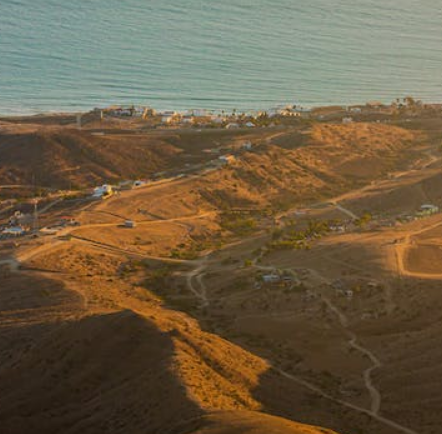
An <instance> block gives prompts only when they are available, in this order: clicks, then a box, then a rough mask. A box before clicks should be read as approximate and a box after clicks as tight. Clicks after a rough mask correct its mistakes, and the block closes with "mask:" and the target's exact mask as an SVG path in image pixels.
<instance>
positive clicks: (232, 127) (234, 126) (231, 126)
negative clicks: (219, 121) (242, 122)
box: [226, 122, 239, 130]
mask: <svg viewBox="0 0 442 434" xmlns="http://www.w3.org/2000/svg"><path fill="white" fill-rule="evenodd" d="M238 128H239V124H237V123H235V122H231V123H229V124H227V125H226V130H237V129H238Z"/></svg>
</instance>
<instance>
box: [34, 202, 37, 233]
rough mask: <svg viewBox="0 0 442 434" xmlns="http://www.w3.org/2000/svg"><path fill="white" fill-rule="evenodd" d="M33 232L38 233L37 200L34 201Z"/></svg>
mask: <svg viewBox="0 0 442 434" xmlns="http://www.w3.org/2000/svg"><path fill="white" fill-rule="evenodd" d="M34 232H38V198H35V199H34Z"/></svg>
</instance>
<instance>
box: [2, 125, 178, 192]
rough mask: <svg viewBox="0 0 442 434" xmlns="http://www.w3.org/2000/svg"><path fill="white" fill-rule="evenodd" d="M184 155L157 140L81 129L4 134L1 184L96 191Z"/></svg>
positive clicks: (168, 164) (159, 167) (149, 171)
mask: <svg viewBox="0 0 442 434" xmlns="http://www.w3.org/2000/svg"><path fill="white" fill-rule="evenodd" d="M180 152H181V151H180V150H179V149H177V148H176V147H174V146H172V145H170V144H168V143H166V142H164V141H161V140H157V139H155V138H145V137H143V138H137V137H134V138H130V139H128V138H121V137H118V136H117V135H116V136H113V137H112V138H108V137H106V136H94V135H91V134H90V133H88V132H81V131H76V130H69V129H61V130H37V131H31V132H23V133H20V132H18V133H11V134H1V135H0V183H1V184H34V183H36V184H37V185H42V186H49V187H53V188H57V187H64V188H67V187H69V185H72V186H73V187H85V186H91V185H94V184H97V183H100V182H107V181H116V180H119V179H125V178H128V179H131V178H132V179H134V178H137V177H138V176H140V175H142V174H144V175H147V174H149V173H154V172H156V171H159V170H164V169H165V168H167V167H168V166H170V165H172V161H173V159H174V157H176V156H177V155H178V154H179V153H180Z"/></svg>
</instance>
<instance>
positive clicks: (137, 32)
mask: <svg viewBox="0 0 442 434" xmlns="http://www.w3.org/2000/svg"><path fill="white" fill-rule="evenodd" d="M405 95H413V96H415V97H417V98H421V99H423V100H426V101H436V102H440V101H441V100H442V2H441V1H440V0H309V1H301V0H278V1H274V0H219V1H215V0H205V1H203V0H186V1H184V0H162V1H160V0H77V1H70V2H68V1H65V0H0V113H1V114H13V113H14V114H17V113H36V112H46V111H76V110H84V109H90V108H93V107H96V106H105V105H108V104H132V103H133V104H143V105H152V106H153V107H155V108H159V109H166V108H172V109H187V108H211V109H232V108H236V109H239V110H247V109H265V108H270V107H274V106H276V105H279V104H283V103H298V104H302V105H319V104H348V103H359V102H364V101H367V100H381V101H385V102H389V101H391V100H393V99H394V98H396V97H402V96H405Z"/></svg>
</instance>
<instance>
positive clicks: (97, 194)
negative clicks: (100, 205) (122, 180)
mask: <svg viewBox="0 0 442 434" xmlns="http://www.w3.org/2000/svg"><path fill="white" fill-rule="evenodd" d="M112 194H113V190H112V186H111V185H108V184H104V185H102V186H101V187H96V188H94V192H93V194H92V197H93V198H94V199H105V198H107V197H110V196H112Z"/></svg>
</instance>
